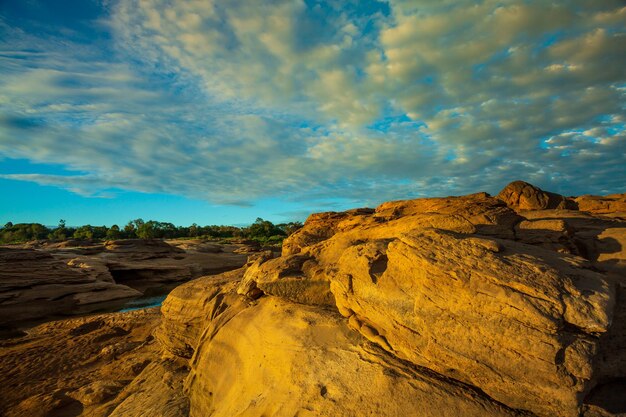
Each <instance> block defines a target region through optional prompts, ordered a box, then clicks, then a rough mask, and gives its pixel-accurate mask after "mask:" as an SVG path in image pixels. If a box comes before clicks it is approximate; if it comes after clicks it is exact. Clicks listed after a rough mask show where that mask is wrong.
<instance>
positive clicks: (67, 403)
mask: <svg viewBox="0 0 626 417" xmlns="http://www.w3.org/2000/svg"><path fill="white" fill-rule="evenodd" d="M625 271H626V195H613V196H605V197H594V196H582V197H577V198H569V197H563V196H559V195H557V194H553V193H548V192H544V191H542V190H540V189H538V188H536V187H533V186H532V185H530V184H526V183H522V182H515V183H512V184H510V185H509V186H507V187H506V188H505V189H504V190H503V191H502V192H501V193H500V194H499V195H498V196H497V197H490V196H489V195H487V194H485V193H479V194H473V195H469V196H464V197H449V198H437V199H419V200H408V201H396V202H389V203H384V204H382V205H381V206H379V207H377V208H376V209H356V210H350V211H347V212H343V213H320V214H315V215H312V216H310V217H309V219H307V221H306V223H305V226H304V228H302V229H301V230H300V231H298V232H296V233H295V234H294V235H292V236H290V237H289V238H288V239H287V240H286V241H285V243H284V245H283V253H282V256H280V257H274V256H272V254H271V253H270V252H262V253H258V254H255V255H253V256H251V257H250V258H249V259H248V262H247V263H246V265H244V266H243V267H242V268H240V269H237V270H233V271H230V272H225V273H222V274H220V275H217V276H207V277H202V278H199V279H195V280H192V281H189V282H188V283H185V284H183V285H181V286H179V287H177V288H176V289H174V290H173V291H172V293H171V294H170V295H169V296H168V298H167V299H166V300H165V302H164V304H163V305H162V307H161V310H160V314H159V313H158V312H157V311H155V310H141V311H138V312H131V313H119V314H108V315H103V316H92V317H89V318H82V319H73V320H64V321H59V322H53V323H48V324H46V325H43V326H40V327H37V328H35V329H33V330H32V331H31V332H30V333H29V334H28V335H27V336H24V337H22V338H16V339H11V340H5V341H4V342H2V344H1V345H0V384H2V386H3V387H11V388H10V389H9V391H10V393H8V395H4V396H3V398H1V399H0V414H1V413H5V414H7V415H42V416H78V415H85V416H86V415H89V416H92V415H93V416H101V415H102V416H104V415H112V416H163V417H165V416H168V417H175V416H176V417H178V416H192V417H200V416H203V417H205V416H229V417H230V416H289V417H291V416H364V415H371V416H417V417H426V416H432V417H435V416H437V417H440V416H464V417H465V416H477V417H478V416H481V417H482V416H507V417H512V416H539V417H553V416H556V417H574V416H586V417H600V416H620V415H621V416H623V415H626V399H625V398H626V397H625V396H624V392H626V299H625V294H626V274H625ZM5 391H7V390H6V389H5ZM37 413H39V414H37Z"/></svg>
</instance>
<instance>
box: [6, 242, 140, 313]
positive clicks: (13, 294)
mask: <svg viewBox="0 0 626 417" xmlns="http://www.w3.org/2000/svg"><path fill="white" fill-rule="evenodd" d="M82 266H84V267H81V265H76V263H74V262H69V263H67V262H64V261H63V260H61V259H57V258H55V257H54V256H52V255H51V254H50V253H47V252H43V251H41V250H34V249H13V248H0V326H2V325H4V326H7V325H14V324H16V322H19V321H28V320H37V319H40V318H42V317H50V316H54V315H55V314H62V313H65V312H69V311H72V310H73V309H75V308H76V307H77V306H80V305H85V304H91V303H99V302H103V301H111V300H119V299H128V298H132V297H137V296H139V295H141V293H140V292H138V291H137V290H134V289H132V288H130V287H127V286H125V285H118V284H116V283H114V282H112V279H111V276H110V275H109V274H105V273H104V271H103V270H102V269H100V268H94V267H87V266H86V265H82Z"/></svg>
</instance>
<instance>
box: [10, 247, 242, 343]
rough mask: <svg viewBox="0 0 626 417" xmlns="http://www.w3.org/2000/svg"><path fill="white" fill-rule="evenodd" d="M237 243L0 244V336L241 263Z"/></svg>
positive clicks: (102, 308)
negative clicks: (0, 245)
mask: <svg viewBox="0 0 626 417" xmlns="http://www.w3.org/2000/svg"><path fill="white" fill-rule="evenodd" d="M241 248H242V245H221V244H217V243H212V242H205V241H201V240H172V241H161V240H140V239H136V240H119V241H107V242H104V243H94V242H89V241H66V242H61V243H52V244H50V243H46V242H42V243H38V242H33V243H30V244H25V245H19V246H16V245H10V246H2V247H0V337H1V336H5V337H6V336H11V335H12V334H16V333H17V332H18V330H17V329H18V328H20V327H24V326H26V327H27V326H29V325H30V324H32V323H37V322H42V321H48V320H51V319H54V318H59V317H63V316H67V315H76V314H87V313H92V312H96V311H114V310H116V309H117V308H120V307H121V306H123V305H124V304H125V303H127V302H128V300H130V299H134V298H137V297H142V296H144V295H150V294H159V293H163V292H165V291H167V290H168V289H171V288H172V287H173V286H175V285H177V284H179V283H181V282H184V281H188V280H190V279H192V278H196V277H199V276H202V275H207V274H216V273H220V272H224V271H228V270H232V269H235V268H239V267H241V265H243V264H244V263H245V260H246V257H247V255H246V254H245V253H236V252H237V251H240V250H241Z"/></svg>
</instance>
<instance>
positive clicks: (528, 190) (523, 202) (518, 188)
mask: <svg viewBox="0 0 626 417" xmlns="http://www.w3.org/2000/svg"><path fill="white" fill-rule="evenodd" d="M497 198H498V199H500V200H502V201H504V202H505V203H506V204H507V205H508V206H509V207H511V208H512V209H514V210H520V211H523V210H544V209H575V208H576V204H575V203H574V202H573V201H571V200H568V199H567V198H565V197H563V196H562V195H560V194H556V193H551V192H548V191H543V190H542V189H541V188H539V187H536V186H534V185H532V184H529V183H527V182H524V181H513V182H512V183H510V184H509V185H507V186H506V187H504V188H503V189H502V191H500V193H499V194H498V195H497Z"/></svg>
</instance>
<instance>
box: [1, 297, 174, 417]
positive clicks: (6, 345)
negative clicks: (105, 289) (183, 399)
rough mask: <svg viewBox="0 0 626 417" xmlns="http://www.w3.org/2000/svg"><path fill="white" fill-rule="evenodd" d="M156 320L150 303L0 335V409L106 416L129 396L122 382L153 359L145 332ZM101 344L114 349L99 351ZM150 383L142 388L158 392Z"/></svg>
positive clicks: (15, 413)
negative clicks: (21, 333) (8, 337)
mask: <svg viewBox="0 0 626 417" xmlns="http://www.w3.org/2000/svg"><path fill="white" fill-rule="evenodd" d="M159 322H160V315H159V312H158V310H157V309H147V310H137V311H132V312H127V313H111V314H103V315H98V316H90V317H84V318H78V319H76V318H75V319H69V320H59V321H55V322H50V323H46V324H43V325H40V326H38V327H35V328H33V329H31V330H30V331H29V334H28V335H25V336H23V337H22V338H20V339H16V340H5V341H0V384H1V386H2V387H4V388H3V392H2V398H1V399H0V415H2V416H7V417H24V416H41V417H51V416H58V417H61V416H79V415H82V416H90V417H107V416H109V415H110V414H111V411H112V410H113V409H115V408H116V407H117V405H119V404H120V403H122V402H123V401H124V400H125V399H126V398H127V397H128V396H129V395H130V392H128V390H125V387H127V386H128V385H129V384H130V383H131V381H133V380H134V379H135V378H136V377H137V375H138V374H140V372H141V371H142V369H143V368H144V367H146V365H147V364H148V363H150V362H152V361H156V360H158V358H159V356H160V354H159V348H158V345H157V344H156V343H155V341H154V339H153V338H152V336H151V333H152V332H153V330H154V328H155V327H156V326H158V325H159ZM109 347H113V349H109V350H111V351H115V352H114V353H115V354H113V355H110V354H106V353H102V351H103V350H106V348H109ZM185 373H186V372H185ZM157 388H158V385H156V384H155V385H154V386H152V387H150V388H149V387H148V386H143V387H142V391H143V392H150V393H152V394H153V395H154V396H155V397H158V396H159V395H161V396H165V393H166V392H167V391H160V392H159V391H157ZM133 391H134V389H133ZM153 400H154V398H153ZM155 404H156V401H155ZM142 413H143V410H142V409H136V410H134V412H132V413H128V414H126V416H129V417H133V416H137V417H138V416H141V415H146V414H142ZM149 415H155V416H156V415H159V414H156V413H154V414H149ZM179 415H183V414H179ZM172 417H173V416H172Z"/></svg>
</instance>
